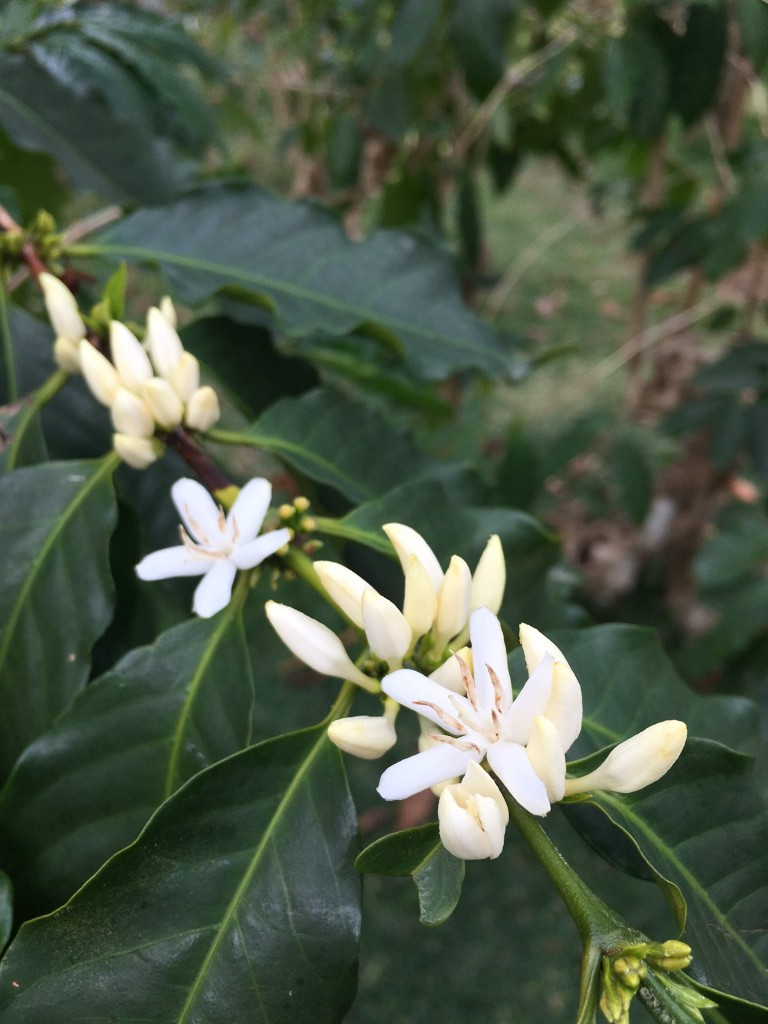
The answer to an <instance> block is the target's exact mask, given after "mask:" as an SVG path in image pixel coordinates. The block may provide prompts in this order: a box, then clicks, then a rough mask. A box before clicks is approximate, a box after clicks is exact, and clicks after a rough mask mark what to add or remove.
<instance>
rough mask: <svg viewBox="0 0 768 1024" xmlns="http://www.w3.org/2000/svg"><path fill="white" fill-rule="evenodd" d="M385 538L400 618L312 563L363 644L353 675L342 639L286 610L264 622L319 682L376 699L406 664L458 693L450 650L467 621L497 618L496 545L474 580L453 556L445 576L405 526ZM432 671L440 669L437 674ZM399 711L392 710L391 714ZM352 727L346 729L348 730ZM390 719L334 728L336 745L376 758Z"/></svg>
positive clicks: (272, 610) (271, 611)
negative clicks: (396, 562) (480, 611)
mask: <svg viewBox="0 0 768 1024" xmlns="http://www.w3.org/2000/svg"><path fill="white" fill-rule="evenodd" d="M384 531H385V532H386V534H387V536H388V537H389V539H390V541H391V542H392V545H393V547H394V549H395V551H396V552H397V555H398V557H399V559H400V563H401V565H402V568H403V572H404V575H405V591H404V599H403V607H402V610H401V609H400V608H398V607H397V605H395V604H394V603H393V602H392V601H390V600H389V599H388V598H386V597H384V596H383V595H382V594H380V593H379V592H378V591H377V590H376V589H375V588H374V587H372V586H371V584H370V583H368V582H367V581H366V580H364V579H363V578H362V577H361V576H358V574H357V573H355V572H353V571H352V570H351V569H348V568H347V567H346V566H344V565H341V564H339V563H337V562H322V561H320V562H315V570H316V572H317V575H318V577H319V579H320V582H321V583H322V585H323V588H324V589H325V591H326V593H327V594H328V596H329V597H330V598H331V599H332V600H333V601H334V602H335V604H336V605H337V606H338V607H339V609H340V611H341V612H342V614H343V615H344V616H345V617H346V618H347V619H348V620H349V622H350V623H351V624H352V625H353V626H354V627H355V628H356V629H358V630H359V631H361V632H362V634H363V635H364V637H365V641H366V643H367V651H366V652H364V656H363V658H362V659H361V660H362V662H363V667H364V668H365V670H366V671H363V668H360V667H358V665H356V664H355V663H354V662H353V661H352V659H351V658H350V656H349V655H348V654H347V651H346V649H345V647H344V645H343V644H342V642H341V640H340V639H339V637H338V636H337V635H336V634H335V633H334V632H333V631H332V630H330V629H329V628H328V627H327V626H324V625H323V624H322V623H320V622H317V621H316V620H315V619H312V618H310V617H309V616H308V615H305V614H304V613H303V612H300V611H297V610H296V609H295V608H291V607H289V606H287V605H282V604H278V603H277V602H275V601H268V602H267V606H266V611H267V615H268V617H269V620H270V622H271V623H272V625H273V626H274V628H275V630H276V631H277V633H278V634H279V636H280V638H281V639H282V641H283V643H285V645H286V646H287V647H288V648H290V650H291V651H292V652H293V653H294V654H295V655H296V657H297V658H300V659H301V660H302V661H303V662H304V663H305V664H307V665H309V666H310V668H313V669H315V671H317V672H321V673H323V674H324V675H330V676H336V677H337V678H340V679H347V680H349V681H351V682H353V683H357V684H358V685H359V686H361V687H363V689H366V690H369V691H370V692H371V693H378V692H380V684H379V679H380V677H381V676H382V675H383V674H384V673H385V672H387V671H389V672H393V671H395V670H397V669H399V668H402V666H403V663H404V662H406V661H407V662H410V663H412V664H415V665H419V666H421V667H425V668H427V669H432V670H433V671H432V673H431V674H432V675H433V676H434V677H436V678H438V679H439V681H440V682H441V684H442V685H443V686H446V687H451V688H453V689H457V690H458V689H460V688H461V686H462V683H461V673H460V671H459V669H458V667H457V664H456V663H455V662H453V661H449V662H445V657H446V654H447V653H448V649H453V648H459V649H463V648H462V646H461V645H462V644H464V643H465V642H466V637H467V635H468V622H469V616H470V613H471V612H472V611H473V610H474V609H475V608H479V607H489V608H493V610H494V611H498V609H499V607H500V606H501V600H502V597H503V594H504V584H505V579H506V570H505V566H504V553H503V551H502V547H501V542H500V540H499V538H498V537H497V536H496V535H494V536H492V537H491V538H490V540H489V541H488V543H487V545H486V547H485V550H484V551H483V554H482V555H481V557H480V560H479V562H478V564H477V567H476V569H475V572H474V574H473V573H471V572H470V569H469V567H468V565H467V563H466V562H465V561H464V559H463V558H459V557H458V556H457V555H454V557H453V558H452V559H451V561H450V565H449V567H448V570H447V571H446V572H443V570H442V569H441V567H440V563H439V562H438V560H437V557H436V556H435V554H434V552H433V551H432V549H431V548H430V547H429V545H428V544H427V542H426V541H425V540H424V538H423V537H422V536H421V535H420V534H418V533H417V532H416V531H415V530H413V529H411V527H409V526H404V525H403V524H401V523H388V524H387V525H386V526H384ZM435 666H437V667H435ZM395 710H396V709H395ZM347 722H349V723H350V724H349V725H347V724H346V723H347ZM393 723H394V714H390V715H389V717H388V715H387V712H386V710H385V714H384V716H383V717H381V716H360V717H358V718H354V719H346V720H341V721H338V722H336V723H334V726H333V728H332V730H331V731H330V733H329V735H330V736H331V739H332V740H333V742H334V743H336V744H337V745H338V746H339V747H341V748H342V749H343V750H346V751H347V752H349V753H354V754H356V755H357V756H358V757H370V758H373V757H379V756H381V754H383V753H385V752H386V751H387V750H388V749H389V748H390V747H391V746H392V745H393V744H394V742H395V739H396V736H395V731H394V724H393Z"/></svg>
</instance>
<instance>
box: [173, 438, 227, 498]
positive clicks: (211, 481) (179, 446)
mask: <svg viewBox="0 0 768 1024" xmlns="http://www.w3.org/2000/svg"><path fill="white" fill-rule="evenodd" d="M159 436H160V439H161V440H162V441H164V442H165V443H166V444H167V445H168V447H169V448H172V449H173V451H175V452H176V454H177V455H180V456H181V457H182V459H184V461H185V462H186V464H187V465H188V466H189V468H190V469H192V470H194V472H195V473H197V475H198V477H199V479H200V483H201V484H202V485H203V486H204V487H206V488H207V489H208V490H209V491H210V492H211V493H212V494H213V493H214V492H215V491H220V490H223V489H224V488H225V487H231V486H232V484H233V481H232V480H230V478H229V477H228V476H227V475H226V474H225V473H223V472H222V470H220V469H219V467H218V466H217V465H216V464H215V463H214V462H213V461H212V459H211V458H210V456H209V455H208V454H207V453H206V452H204V451H203V449H202V448H201V447H200V445H199V444H198V443H197V441H195V440H194V439H193V438H192V437H190V435H189V434H188V433H187V431H186V430H185V429H184V427H177V428H176V429H175V430H172V431H169V432H168V433H166V434H160V435H159Z"/></svg>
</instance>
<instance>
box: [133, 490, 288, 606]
mask: <svg viewBox="0 0 768 1024" xmlns="http://www.w3.org/2000/svg"><path fill="white" fill-rule="evenodd" d="M271 496H272V486H271V484H270V483H269V481H268V480H264V479H262V478H260V477H257V478H256V479H254V480H251V481H250V482H249V483H247V484H246V485H245V487H243V488H242V489H241V491H240V493H239V494H238V496H237V498H236V499H235V502H234V504H233V505H232V508H231V509H230V510H229V513H228V514H227V515H225V514H224V511H223V509H222V508H221V507H220V506H218V505H216V503H215V502H214V500H213V498H212V497H211V496H210V494H209V493H208V491H206V489H205V488H204V487H203V486H202V485H201V484H199V483H197V481H195V480H189V479H182V480H177V481H176V483H175V484H174V485H173V487H172V488H171V497H172V498H173V503H174V505H175V506H176V508H177V509H178V511H179V515H180V516H181V519H182V525H181V526H180V527H179V533H180V534H181V540H182V543H181V544H180V545H178V546H177V547H171V548H163V549H162V550H161V551H155V552H154V553H153V554H151V555H147V556H146V558H143V559H142V560H141V561H140V562H139V564H138V565H137V566H136V575H137V576H138V577H139V579H142V580H164V579H169V578H170V577H173V576H202V577H203V579H202V580H201V581H200V583H199V584H198V586H197V589H196V590H195V597H194V603H193V605H192V609H193V611H194V612H196V613H197V614H198V615H200V616H201V617H202V618H205V619H207V618H210V616H211V615H215V614H216V612H218V611H221V609H222V608H224V607H225V606H226V605H227V604H228V603H229V599H230V597H231V596H232V584H233V583H234V580H235V575H236V573H237V570H238V569H253V568H255V567H256V566H257V565H260V564H261V562H263V561H264V559H265V558H268V557H269V556H270V555H273V554H274V553H275V552H276V551H277V550H278V549H279V548H281V547H282V546H283V545H284V544H287V543H288V541H289V540H290V537H291V533H290V530H288V529H280V530H272V531H271V532H269V533H265V534H263V535H262V536H257V535H258V533H259V531H260V530H261V527H262V524H263V522H264V517H265V516H266V514H267V510H268V509H269V501H270V498H271Z"/></svg>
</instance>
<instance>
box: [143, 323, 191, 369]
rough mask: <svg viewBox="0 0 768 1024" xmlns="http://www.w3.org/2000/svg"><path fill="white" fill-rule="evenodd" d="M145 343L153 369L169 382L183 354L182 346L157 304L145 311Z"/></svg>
mask: <svg viewBox="0 0 768 1024" xmlns="http://www.w3.org/2000/svg"><path fill="white" fill-rule="evenodd" d="M145 344H146V346H147V349H148V350H149V354H150V356H151V357H152V363H153V364H154V367H155V369H156V370H157V372H158V373H159V374H160V376H161V377H163V378H164V379H165V380H167V381H168V382H169V383H170V382H171V381H172V380H173V372H174V370H175V369H176V367H177V365H178V363H179V360H180V359H181V357H182V355H183V354H184V346H183V345H182V344H181V338H179V336H178V334H177V333H176V328H175V326H174V325H173V324H172V323H170V322H169V320H168V319H167V318H166V317H165V316H164V315H163V313H162V312H161V310H159V309H158V308H157V306H151V307H150V309H149V312H148V313H147V335H146V339H145Z"/></svg>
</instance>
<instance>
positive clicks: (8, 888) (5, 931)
mask: <svg viewBox="0 0 768 1024" xmlns="http://www.w3.org/2000/svg"><path fill="white" fill-rule="evenodd" d="M12 928H13V886H12V885H11V880H10V878H9V877H8V875H6V873H5V872H4V871H0V949H3V948H4V947H5V944H6V942H7V941H8V939H9V938H10V937H11V929H12Z"/></svg>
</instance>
